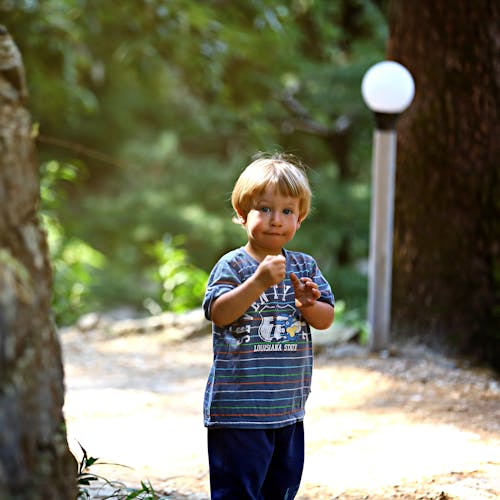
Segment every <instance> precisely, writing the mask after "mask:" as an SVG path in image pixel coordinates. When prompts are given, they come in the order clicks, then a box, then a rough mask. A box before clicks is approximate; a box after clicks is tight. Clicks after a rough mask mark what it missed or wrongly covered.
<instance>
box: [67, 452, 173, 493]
mask: <svg viewBox="0 0 500 500" xmlns="http://www.w3.org/2000/svg"><path fill="white" fill-rule="evenodd" d="M78 444H79V445H80V449H81V450H82V457H81V459H80V461H79V462H78V471H77V478H76V479H77V485H78V497H77V498H78V499H79V500H88V499H90V498H91V495H90V492H89V489H88V488H86V486H90V485H93V486H94V487H95V488H96V489H97V490H99V489H100V488H103V487H109V488H107V489H110V490H111V493H109V494H107V493H106V494H105V496H104V495H102V494H99V498H102V499H109V498H116V499H118V500H133V499H137V500H163V499H166V498H167V497H166V496H163V495H160V494H159V493H158V492H156V491H155V489H154V488H153V486H152V485H151V483H150V481H141V486H140V488H130V487H127V486H126V485H125V484H123V483H121V482H118V481H110V480H109V479H107V478H105V477H103V476H100V475H98V474H95V473H94V472H91V471H90V468H91V467H93V466H94V467H93V468H95V465H99V463H98V461H99V459H98V458H94V457H89V456H88V454H87V451H86V450H85V448H84V447H83V446H82V445H81V444H80V443H78ZM101 464H103V465H107V464H104V463H102V462H101Z"/></svg>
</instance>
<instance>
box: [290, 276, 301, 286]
mask: <svg viewBox="0 0 500 500" xmlns="http://www.w3.org/2000/svg"><path fill="white" fill-rule="evenodd" d="M290 280H291V281H292V283H293V284H297V283H299V278H297V276H296V274H295V273H290Z"/></svg>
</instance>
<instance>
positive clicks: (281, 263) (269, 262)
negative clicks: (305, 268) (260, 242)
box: [255, 255, 286, 290]
mask: <svg viewBox="0 0 500 500" xmlns="http://www.w3.org/2000/svg"><path fill="white" fill-rule="evenodd" d="M285 276H286V259H285V257H283V255H266V257H265V258H264V260H263V261H262V262H261V263H260V264H259V267H258V268H257V271H255V279H256V280H257V281H258V282H259V283H260V284H261V285H262V286H263V287H264V288H265V289H266V290H267V289H268V288H269V287H271V286H273V285H276V284H277V283H279V282H280V281H283V280H284V279H285Z"/></svg>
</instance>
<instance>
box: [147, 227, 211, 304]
mask: <svg viewBox="0 0 500 500" xmlns="http://www.w3.org/2000/svg"><path fill="white" fill-rule="evenodd" d="M182 241H183V238H181V237H179V236H178V237H176V238H171V237H170V236H169V235H167V236H165V237H164V238H163V240H162V241H159V242H157V243H155V244H154V245H153V247H152V254H153V256H154V257H155V260H156V262H157V263H158V267H155V269H156V270H155V275H156V276H157V280H158V281H159V282H160V283H161V288H162V293H161V294H160V297H159V303H160V304H161V308H162V309H163V310H168V311H174V312H182V311H186V310H189V309H193V308H195V307H197V306H199V305H200V303H201V301H202V300H203V296H204V294H205V288H206V286H207V281H208V274H207V273H206V272H205V271H203V270H202V269H199V268H197V267H195V266H193V265H192V264H191V263H189V261H188V256H187V254H186V251H185V250H184V249H183V248H182V247H181V244H182Z"/></svg>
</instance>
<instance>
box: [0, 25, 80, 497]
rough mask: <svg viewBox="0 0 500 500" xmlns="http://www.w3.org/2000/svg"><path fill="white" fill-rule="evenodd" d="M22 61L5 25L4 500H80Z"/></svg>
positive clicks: (1, 60)
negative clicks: (69, 440)
mask: <svg viewBox="0 0 500 500" xmlns="http://www.w3.org/2000/svg"><path fill="white" fill-rule="evenodd" d="M23 74H24V73H23V66H22V61H21V56H20V54H19V52H18V50H17V47H16V46H15V44H14V43H13V41H12V39H11V38H10V36H9V34H8V33H7V31H6V30H5V29H4V28H3V27H1V26H0V145H1V146H0V498H2V499H8V500H11V499H16V500H47V499H49V498H50V499H54V500H57V499H65V500H66V499H69V498H75V497H76V469H75V466H74V465H75V464H74V459H73V458H72V455H71V454H70V452H69V450H68V445H67V440H66V430H65V426H64V419H63V414H62V406H63V397H64V387H63V368H62V363H61V349H60V345H59V341H58V338H57V334H56V330H55V328H54V325H53V323H52V321H51V315H50V296H51V270H50V264H49V261H48V257H47V245H46V239H45V235H44V233H43V231H42V230H41V228H40V222H39V220H38V215H37V207H38V199H39V186H38V177H37V166H36V162H35V157H34V153H35V151H34V145H33V138H32V128H31V120H30V115H29V113H28V111H27V109H26V108H25V107H24V105H23V102H24V101H25V98H26V86H25V83H24V77H23Z"/></svg>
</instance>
